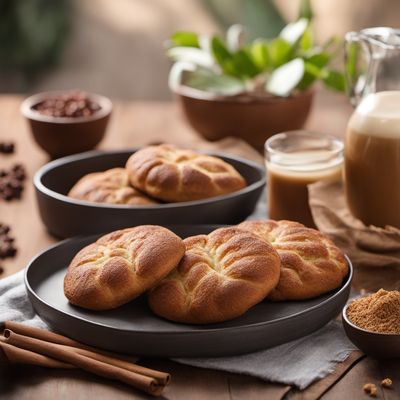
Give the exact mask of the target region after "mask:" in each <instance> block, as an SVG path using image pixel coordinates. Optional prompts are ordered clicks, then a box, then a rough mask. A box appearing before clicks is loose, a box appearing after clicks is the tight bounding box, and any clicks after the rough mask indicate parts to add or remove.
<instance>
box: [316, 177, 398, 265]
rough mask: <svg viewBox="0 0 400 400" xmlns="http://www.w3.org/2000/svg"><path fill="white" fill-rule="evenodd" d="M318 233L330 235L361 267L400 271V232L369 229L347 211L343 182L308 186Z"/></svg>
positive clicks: (385, 229) (386, 228) (390, 229)
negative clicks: (390, 268) (387, 268)
mask: <svg viewBox="0 0 400 400" xmlns="http://www.w3.org/2000/svg"><path fill="white" fill-rule="evenodd" d="M308 190H309V202H310V207H311V212H312V215H313V218H314V221H315V224H316V225H317V227H318V229H319V230H320V231H322V232H324V233H325V234H327V235H329V236H330V237H331V238H332V239H333V240H334V241H335V243H336V244H337V245H338V246H339V247H340V248H341V249H342V250H343V251H344V252H345V253H346V254H347V255H348V256H349V257H350V259H351V260H352V262H353V264H354V265H355V266H357V267H399V266H400V230H399V229H396V228H394V227H390V226H387V227H385V228H378V227H375V226H365V225H364V224H363V223H362V222H361V221H360V220H358V219H356V218H355V217H354V216H353V215H352V214H351V213H350V211H349V209H348V208H347V204H346V198H345V194H344V190H343V183H342V182H317V183H314V184H312V185H309V186H308Z"/></svg>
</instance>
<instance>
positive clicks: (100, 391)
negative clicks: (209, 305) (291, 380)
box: [0, 92, 400, 400]
mask: <svg viewBox="0 0 400 400" xmlns="http://www.w3.org/2000/svg"><path fill="white" fill-rule="evenodd" d="M20 102H21V98H20V97H17V96H4V95H3V96H0V140H14V141H15V142H16V143H17V151H16V153H15V154H14V155H11V156H6V155H0V168H2V167H6V166H9V165H11V164H12V163H13V162H22V163H23V164H25V165H26V167H27V170H28V173H29V181H28V182H27V184H26V190H25V192H24V196H23V199H22V200H21V201H13V202H10V203H6V202H4V201H1V200H0V222H3V223H7V224H10V225H11V226H12V232H13V235H14V236H15V237H16V241H17V246H18V255H17V257H15V258H13V259H8V260H5V261H4V262H1V263H0V264H1V265H2V266H3V267H4V273H3V275H2V277H5V276H7V275H10V274H12V273H15V272H17V271H18V270H20V269H22V268H24V267H25V265H26V264H27V262H28V261H29V260H30V259H31V258H32V257H33V256H34V255H35V254H36V253H38V252H39V251H41V250H43V249H45V248H46V247H47V246H49V245H50V244H52V243H55V242H56V240H55V239H54V238H53V237H51V236H50V235H49V234H48V233H47V232H46V230H45V228H44V226H43V225H42V223H41V221H40V217H39V214H38V211H37V209H36V203H35V199H34V191H33V187H32V184H31V183H30V180H31V178H32V176H33V174H34V172H35V171H36V170H37V169H38V168H39V167H40V166H41V165H43V164H44V163H46V162H47V161H48V159H47V157H46V155H45V154H44V153H43V152H42V151H41V150H40V149H39V148H38V147H37V146H36V144H35V143H34V142H33V140H32V138H31V136H30V133H29V130H28V127H27V126H26V123H25V121H24V120H23V118H22V117H21V116H20V113H19V105H20ZM350 113H351V108H350V107H349V106H348V104H347V101H346V100H345V99H344V97H342V96H340V95H333V94H327V93H320V92H319V93H318V95H317V97H316V99H315V105H314V109H313V112H312V114H311V116H310V118H309V121H308V124H307V126H308V128H310V129H313V130H316V131H321V132H328V133H331V134H334V135H337V136H343V134H344V131H345V127H346V123H347V120H348V117H349V115H350ZM157 141H163V142H173V143H177V144H186V145H190V146H192V147H193V148H200V147H201V148H213V147H214V144H210V143H205V142H204V141H203V140H202V139H201V138H200V137H199V136H198V135H197V134H196V133H195V132H193V131H192V130H191V129H190V128H189V127H188V126H187V125H186V123H185V122H184V121H183V119H182V118H181V115H180V113H179V110H178V109H177V107H176V105H175V104H173V103H162V102H135V103H119V102H115V110H114V113H113V117H112V120H111V123H110V126H109V130H108V132H107V136H106V138H105V140H104V141H103V142H102V144H101V146H100V147H101V148H104V149H118V148H126V147H137V146H141V145H144V144H148V143H151V142H157ZM218 147H219V148H220V149H221V148H222V149H223V150H224V151H227V152H232V153H236V154H238V155H241V156H245V157H248V158H251V159H253V160H255V161H258V162H262V157H261V156H260V155H259V154H258V153H257V152H255V151H253V150H252V149H251V148H249V147H248V146H246V145H245V144H241V145H239V146H238V141H236V140H233V139H227V140H224V141H223V142H222V143H220V144H218ZM396 274H398V270H397V271H393V270H391V271H382V270H380V271H374V270H369V271H356V274H355V279H354V287H355V288H356V289H361V288H368V289H371V290H376V289H378V287H377V283H376V282H378V281H379V286H382V285H386V286H385V287H387V288H389V287H390V286H391V284H392V282H393V280H394V277H395V276H396ZM397 276H398V275H397ZM378 278H379V279H378ZM397 279H398V278H397ZM141 363H143V364H144V365H147V366H151V367H152V368H158V369H161V370H166V371H169V372H171V373H172V376H173V380H172V383H171V385H169V387H167V389H166V390H165V398H167V399H194V400H196V399H199V400H203V399H214V398H218V399H221V400H223V399H242V398H245V399H246V400H252V399H272V400H273V399H281V398H284V397H285V398H290V399H314V398H323V399H347V398H349V399H350V398H351V399H362V398H368V396H367V395H365V394H364V393H363V391H362V386H363V384H364V383H367V382H373V383H375V384H377V385H378V395H379V398H384V399H399V398H400V363H399V362H398V361H385V362H378V361H376V360H374V359H371V358H369V357H362V358H360V357H357V361H356V362H354V365H352V368H349V369H348V371H346V373H344V372H343V371H342V372H341V374H343V375H342V377H341V379H340V380H335V379H333V378H331V380H330V381H331V383H330V384H327V383H326V382H328V381H329V380H328V379H327V380H326V381H325V383H324V385H322V384H320V385H318V383H317V384H314V385H311V387H309V389H307V390H306V391H304V392H297V391H295V390H293V389H291V388H290V387H289V386H284V385H278V384H271V383H266V382H263V381H261V380H258V379H255V378H251V377H247V376H240V375H235V374H229V373H224V372H218V371H212V370H204V369H199V368H194V367H188V366H184V365H180V364H177V363H174V362H172V361H169V360H163V359H145V360H141ZM346 368H347V367H346ZM387 376H390V377H391V378H392V379H393V380H394V383H395V389H394V390H382V389H380V388H379V382H380V381H381V380H382V379H383V378H385V377H387ZM330 385H332V386H330ZM329 386H330V387H329ZM89 398H90V399H93V398H96V399H98V400H103V399H111V398H112V399H115V400H119V399H121V400H125V399H145V398H148V396H146V395H144V394H141V393H139V392H137V391H136V390H134V389H132V388H130V387H128V386H126V385H123V384H119V383H116V382H112V381H108V380H105V379H100V378H97V377H95V376H93V375H90V374H88V373H85V372H82V371H78V370H50V369H44V368H39V367H32V366H0V399H1V400H3V399H7V400H17V399H18V400H25V399H32V400H35V399H41V400H53V399H57V400H61V399H74V400H80V399H82V400H83V399H89Z"/></svg>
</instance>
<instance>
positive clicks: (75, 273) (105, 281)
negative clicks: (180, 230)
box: [64, 225, 185, 310]
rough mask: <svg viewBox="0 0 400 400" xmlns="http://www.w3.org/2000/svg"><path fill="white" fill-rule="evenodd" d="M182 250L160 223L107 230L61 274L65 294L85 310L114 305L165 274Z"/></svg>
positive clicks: (127, 299) (179, 242)
mask: <svg viewBox="0 0 400 400" xmlns="http://www.w3.org/2000/svg"><path fill="white" fill-rule="evenodd" d="M184 252H185V246H184V244H183V241H182V239H180V238H179V237H178V236H176V235H175V234H174V233H172V232H171V231H169V230H168V229H166V228H163V227H161V226H153V225H143V226H138V227H135V228H128V229H123V230H119V231H115V232H112V233H109V234H108V235H105V236H103V237H101V238H100V239H98V240H97V241H96V242H95V243H92V244H90V245H89V246H86V247H85V248H83V249H82V250H81V251H79V253H78V254H77V255H76V256H75V257H74V259H73V260H72V262H71V264H70V266H69V267H68V271H67V274H66V276H65V278H64V293H65V296H66V297H67V299H68V300H69V301H70V302H71V303H72V304H75V305H77V306H80V307H84V308H88V309H91V310H108V309H111V308H115V307H118V306H120V305H122V304H124V303H127V302H128V301H130V300H132V299H134V298H135V297H137V296H139V295H140V294H141V293H143V292H144V291H146V290H147V289H149V288H150V287H152V286H153V285H154V284H156V283H157V282H158V281H159V280H161V279H162V278H164V277H165V276H166V275H168V274H169V272H171V270H172V269H173V268H175V267H176V265H177V264H178V263H179V261H180V259H181V258H182V256H183V254H184Z"/></svg>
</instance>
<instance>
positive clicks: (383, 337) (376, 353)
mask: <svg viewBox="0 0 400 400" xmlns="http://www.w3.org/2000/svg"><path fill="white" fill-rule="evenodd" d="M348 306H349V304H348V305H347V306H346V307H344V308H343V312H342V322H343V327H344V330H345V332H346V335H347V336H348V338H349V339H350V340H351V341H352V342H353V343H354V344H355V345H356V346H357V347H358V348H359V349H360V350H361V351H363V352H364V353H365V354H367V355H370V356H372V357H375V358H378V359H379V358H400V335H396V334H390V333H377V332H371V331H367V330H365V329H362V328H360V327H359V326H357V325H355V324H353V323H352V322H351V321H350V320H349V318H348V317H347V307H348Z"/></svg>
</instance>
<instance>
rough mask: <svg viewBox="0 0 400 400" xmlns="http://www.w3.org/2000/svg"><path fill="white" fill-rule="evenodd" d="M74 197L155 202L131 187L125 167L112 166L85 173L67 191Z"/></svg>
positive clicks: (117, 202)
mask: <svg viewBox="0 0 400 400" xmlns="http://www.w3.org/2000/svg"><path fill="white" fill-rule="evenodd" d="M68 196H70V197H73V198H74V199H80V200H86V201H93V202H95V203H110V204H136V205H150V204H157V203H158V202H157V201H156V200H153V199H151V198H150V197H148V196H147V195H145V194H144V193H142V192H140V191H139V190H136V189H135V188H133V187H131V186H130V184H129V178H128V174H127V172H126V170H125V168H112V169H109V170H107V171H104V172H94V173H91V174H87V175H85V176H84V177H82V178H81V179H79V181H78V182H77V183H75V185H74V186H73V187H72V189H71V190H70V191H69V193H68Z"/></svg>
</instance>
